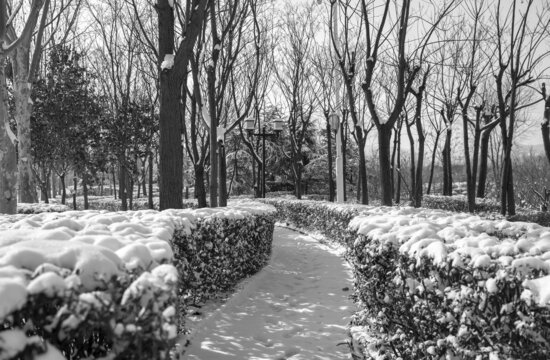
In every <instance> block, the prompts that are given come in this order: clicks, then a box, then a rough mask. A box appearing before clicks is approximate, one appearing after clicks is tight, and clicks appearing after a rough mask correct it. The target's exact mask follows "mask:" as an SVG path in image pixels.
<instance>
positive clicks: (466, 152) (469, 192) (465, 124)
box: [462, 114, 476, 213]
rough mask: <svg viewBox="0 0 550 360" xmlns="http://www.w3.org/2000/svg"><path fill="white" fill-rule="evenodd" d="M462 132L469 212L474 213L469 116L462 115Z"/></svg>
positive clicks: (474, 200) (473, 182)
mask: <svg viewBox="0 0 550 360" xmlns="http://www.w3.org/2000/svg"><path fill="white" fill-rule="evenodd" d="M462 133H463V143H464V165H465V166H466V188H467V198H468V212H470V213H473V212H474V211H475V208H476V198H475V196H474V195H475V193H474V189H475V180H474V179H473V175H472V164H471V158H470V144H469V142H468V117H467V116H466V115H465V114H463V115H462Z"/></svg>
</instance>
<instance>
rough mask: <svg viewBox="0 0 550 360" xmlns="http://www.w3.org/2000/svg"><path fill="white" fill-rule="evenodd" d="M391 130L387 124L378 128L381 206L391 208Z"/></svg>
mask: <svg viewBox="0 0 550 360" xmlns="http://www.w3.org/2000/svg"><path fill="white" fill-rule="evenodd" d="M391 130H392V128H391V127H390V126H388V125H387V124H381V125H379V126H378V147H379V161H380V193H381V200H382V201H381V202H382V205H386V206H392V189H391V163H390V147H391Z"/></svg>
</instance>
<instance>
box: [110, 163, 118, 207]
mask: <svg viewBox="0 0 550 360" xmlns="http://www.w3.org/2000/svg"><path fill="white" fill-rule="evenodd" d="M111 174H112V175H113V184H112V191H113V195H114V197H115V200H116V199H117V191H116V171H115V165H114V164H113V165H112V167H111Z"/></svg>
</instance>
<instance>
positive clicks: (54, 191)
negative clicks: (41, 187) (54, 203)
mask: <svg viewBox="0 0 550 360" xmlns="http://www.w3.org/2000/svg"><path fill="white" fill-rule="evenodd" d="M48 176H49V179H50V185H51V191H52V192H51V198H53V199H55V198H56V197H57V187H56V186H55V180H56V179H55V172H54V171H51V169H50V171H49V175H48Z"/></svg>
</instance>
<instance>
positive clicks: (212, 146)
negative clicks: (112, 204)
mask: <svg viewBox="0 0 550 360" xmlns="http://www.w3.org/2000/svg"><path fill="white" fill-rule="evenodd" d="M0 38H1V40H2V48H1V49H2V50H1V51H0V213H15V212H16V211H17V202H37V201H38V200H39V198H40V199H42V200H43V201H49V200H50V198H51V197H55V196H56V195H57V193H59V195H60V201H61V202H62V203H65V202H66V201H67V200H66V199H67V197H68V194H67V189H70V191H71V194H73V195H74V196H73V206H76V195H77V194H80V193H81V192H82V194H83V195H84V207H86V208H87V207H88V206H89V204H88V198H89V196H91V195H100V194H101V195H103V194H106V195H110V196H115V197H116V198H117V199H119V200H120V203H121V208H122V209H124V210H126V209H132V208H133V207H134V201H135V197H141V196H146V197H147V200H148V201H147V203H148V206H149V207H150V208H154V207H156V206H157V203H156V200H155V199H156V195H157V191H158V197H159V198H158V207H159V208H160V209H167V208H181V207H182V206H183V205H184V198H185V197H186V196H188V195H189V194H191V196H194V197H195V198H196V199H197V202H198V206H199V207H205V206H212V207H215V206H225V205H226V204H227V199H228V198H229V197H231V196H238V195H242V194H245V195H248V196H251V195H254V196H260V195H261V188H262V186H265V185H267V187H268V188H269V189H270V190H271V191H283V192H284V191H290V192H292V193H293V194H294V195H295V196H296V197H297V198H298V199H300V198H302V197H303V196H305V195H311V194H316V195H321V196H323V197H325V198H326V199H328V200H331V201H333V200H334V194H335V191H336V190H335V182H334V179H335V166H334V158H335V155H336V153H337V152H341V153H342V155H343V158H344V179H345V195H346V198H347V201H357V202H359V203H363V204H368V203H369V202H379V203H380V204H382V205H387V206H391V205H394V204H399V203H408V204H411V205H412V206H415V207H420V206H422V204H423V197H424V195H426V194H442V195H444V196H450V195H453V194H456V192H457V183H458V185H459V187H460V185H462V183H463V184H464V190H465V191H464V192H465V195H466V199H467V202H468V209H469V211H472V212H473V211H475V209H476V201H478V200H477V199H479V198H490V199H494V200H495V201H497V202H498V203H499V204H500V209H501V213H502V214H503V215H506V214H510V215H513V214H515V212H516V208H517V206H518V204H519V205H520V206H531V207H534V206H536V205H537V204H538V203H541V204H542V205H544V204H545V201H546V202H548V199H547V198H548V196H549V195H548V192H547V188H548V189H550V181H549V179H550V177H549V175H550V174H548V169H549V168H550V130H549V129H550V125H549V124H550V94H548V93H547V89H546V85H545V81H546V79H547V77H548V76H549V75H550V72H549V66H548V64H549V63H550V56H549V55H550V4H549V3H548V2H545V1H536V0H442V1H411V0H399V1H395V0H315V1H313V0H311V1H309V0H307V1H292V0H179V1H178V0H157V1H154V2H152V1H145V0H61V1H55V2H52V1H51V0H32V1H10V0H8V1H3V2H2V3H1V4H0ZM332 114H336V115H338V117H339V119H340V121H341V122H342V125H341V126H342V132H343V145H342V149H336V147H335V146H336V145H335V143H336V141H335V133H334V128H333V124H331V123H330V120H331V118H332V116H331V115H332ZM276 119H281V120H283V122H284V124H285V126H284V130H283V132H282V134H281V136H280V137H278V138H277V139H275V137H272V138H270V139H268V140H267V141H266V145H265V149H264V148H263V146H262V141H261V137H260V136H257V135H254V134H258V133H259V132H261V131H262V129H263V128H264V127H265V128H266V131H267V132H271V131H273V130H272V124H273V121H274V120H276ZM247 120H248V121H249V122H250V121H251V122H253V123H254V126H255V130H254V131H252V132H250V131H246V129H245V121H247ZM539 124H540V126H541V127H540V130H538V125H539ZM534 138H536V139H537V140H536V141H533V140H532V139H534ZM525 139H528V140H525ZM525 142H527V143H534V142H536V143H538V144H540V146H539V148H538V149H539V150H540V151H539V152H537V151H528V149H527V148H525V149H522V148H521V144H522V143H525ZM535 150H536V149H535ZM264 151H265V154H266V156H265V159H264V157H263V156H262V155H263V152H264ZM264 161H265V164H264ZM262 169H265V170H266V173H267V180H266V184H262V173H263V170H262ZM517 169H521V173H519V174H518V172H517V171H518V170H517ZM39 195H40V196H39ZM545 198H546V200H544V199H545ZM545 205H546V207H547V206H548V204H547V203H546V204H545Z"/></svg>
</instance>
